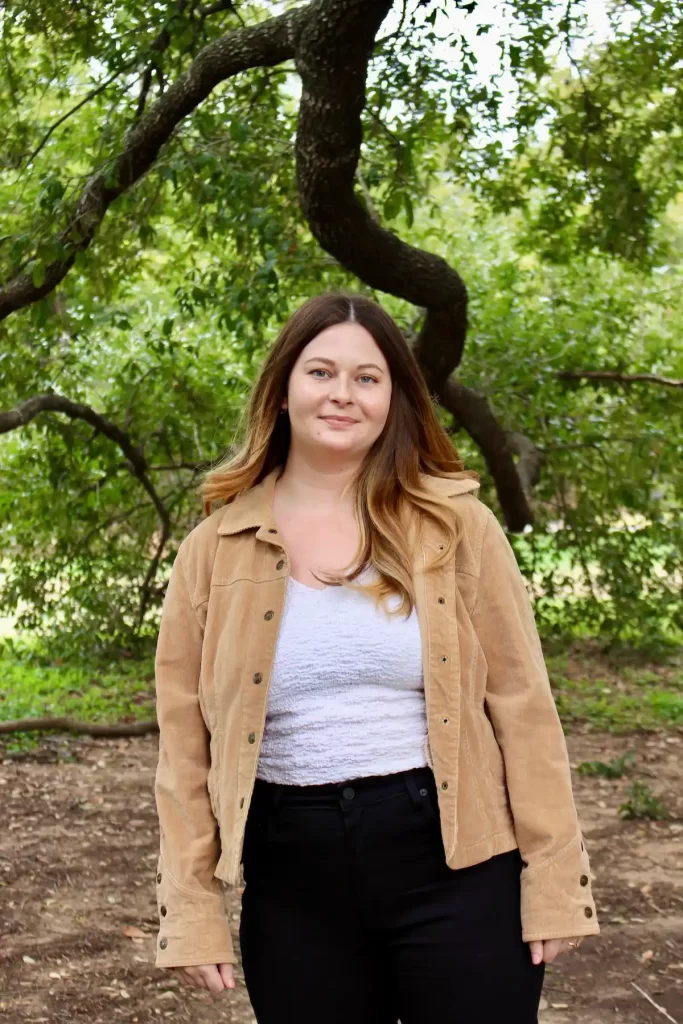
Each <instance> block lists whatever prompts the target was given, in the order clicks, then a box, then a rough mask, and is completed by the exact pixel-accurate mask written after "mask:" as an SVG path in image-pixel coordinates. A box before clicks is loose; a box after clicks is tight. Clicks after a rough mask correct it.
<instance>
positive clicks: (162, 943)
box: [159, 939, 168, 949]
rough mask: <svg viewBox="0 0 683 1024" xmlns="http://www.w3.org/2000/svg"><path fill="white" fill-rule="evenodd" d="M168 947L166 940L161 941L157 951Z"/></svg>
mask: <svg viewBox="0 0 683 1024" xmlns="http://www.w3.org/2000/svg"><path fill="white" fill-rule="evenodd" d="M167 946H168V939H162V940H161V942H160V943H159V949H166V947H167Z"/></svg>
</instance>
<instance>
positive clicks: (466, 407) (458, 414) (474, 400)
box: [435, 377, 542, 533]
mask: <svg viewBox="0 0 683 1024" xmlns="http://www.w3.org/2000/svg"><path fill="white" fill-rule="evenodd" d="M435 391H436V394H437V396H438V398H439V401H440V402H441V404H442V405H443V406H444V408H446V409H448V411H449V412H450V413H452V415H453V417H454V418H455V420H456V422H457V423H459V424H460V425H461V426H462V427H464V429H465V430H466V431H467V433H468V434H469V435H470V437H471V438H472V440H473V441H474V443H475V444H476V445H478V447H479V448H480V449H481V452H482V454H483V456H484V459H485V461H486V466H487V468H488V471H489V473H490V474H491V476H492V477H493V480H494V481H495V484H496V493H497V494H498V500H499V501H500V507H501V509H502V510H503V514H504V516H505V522H506V525H507V527H508V529H509V530H510V531H511V532H513V533H516V532H519V531H521V530H523V529H524V527H525V526H526V525H527V524H528V523H531V522H533V511H532V509H531V506H530V503H529V495H530V492H531V487H532V485H533V484H534V483H536V482H537V473H538V470H539V468H540V465H541V462H542V456H541V454H540V452H538V449H536V447H535V445H533V443H532V442H531V441H529V440H528V439H527V438H524V442H525V444H524V446H522V445H521V444H520V442H519V439H520V438H522V437H523V435H521V434H514V433H512V432H510V431H508V430H505V428H504V427H503V426H502V425H501V424H500V423H499V422H498V420H497V419H496V417H495V416H494V414H493V411H492V409H491V407H490V405H489V403H488V400H487V399H486V398H485V397H484V395H479V394H477V392H476V391H473V390H472V389H471V388H468V387H465V385H464V384H461V383H460V381H459V380H457V378H455V377H450V378H449V379H447V380H445V381H443V382H442V384H441V385H440V386H438V387H437V388H436V389H435ZM513 452H517V453H518V454H520V464H521V465H520V464H518V465H515V462H514V459H513V458H512V455H513Z"/></svg>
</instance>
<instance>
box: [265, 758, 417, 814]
mask: <svg viewBox="0 0 683 1024" xmlns="http://www.w3.org/2000/svg"><path fill="white" fill-rule="evenodd" d="M435 785H436V783H435V780H434V773H433V771H432V769H431V768H430V767H428V766H424V767H422V768H408V769H407V770H406V771H402V772H392V773H391V774H389V775H367V776H362V777H361V778H356V779H348V780H346V781H345V782H324V783H320V784H315V785H309V786H296V785H292V784H289V783H280V782H267V781H266V780H265V779H259V778H257V779H256V782H255V784H254V799H255V800H258V801H261V800H263V801H264V802H265V803H269V804H273V805H277V804H280V803H288V804H290V803H296V804H298V805H301V804H338V803H339V802H340V801H341V802H342V803H346V802H347V801H348V802H358V801H359V800H360V801H362V802H365V801H366V800H369V801H370V802H372V801H373V800H382V799H385V798H387V797H391V796H395V795H397V794H399V793H404V792H405V791H406V790H407V791H408V793H409V794H410V796H411V797H412V799H413V801H414V802H416V803H418V802H421V801H422V799H423V798H424V793H420V789H423V790H424V789H425V787H432V788H433V787H435Z"/></svg>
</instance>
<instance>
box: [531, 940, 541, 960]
mask: <svg viewBox="0 0 683 1024" xmlns="http://www.w3.org/2000/svg"><path fill="white" fill-rule="evenodd" d="M529 950H530V952H531V962H532V963H534V964H540V962H541V960H542V959H543V940H542V939H534V940H533V941H532V942H530V943H529Z"/></svg>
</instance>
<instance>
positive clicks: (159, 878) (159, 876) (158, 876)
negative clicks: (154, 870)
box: [157, 872, 161, 882]
mask: <svg viewBox="0 0 683 1024" xmlns="http://www.w3.org/2000/svg"><path fill="white" fill-rule="evenodd" d="M160 881H161V872H159V874H158V875H157V882H160Z"/></svg>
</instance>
